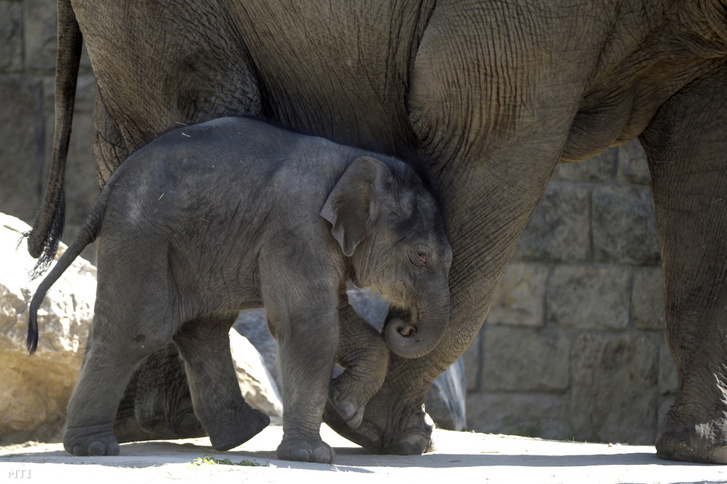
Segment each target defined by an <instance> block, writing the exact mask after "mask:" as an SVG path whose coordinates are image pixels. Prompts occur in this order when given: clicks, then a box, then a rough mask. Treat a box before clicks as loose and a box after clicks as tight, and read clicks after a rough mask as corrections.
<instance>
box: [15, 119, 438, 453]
mask: <svg viewBox="0 0 727 484" xmlns="http://www.w3.org/2000/svg"><path fill="white" fill-rule="evenodd" d="M96 237H98V239H99V245H98V287H97V298H96V306H95V315H94V321H93V326H92V330H91V334H90V336H89V343H88V348H87V351H86V356H85V360H84V364H83V369H82V371H81V375H80V377H79V380H78V383H77V384H76V388H75V389H74V391H73V395H72V397H71V400H70V403H69V406H68V420H67V428H66V434H65V438H64V446H65V448H66V450H67V451H69V452H71V453H73V454H76V455H87V454H91V455H104V454H117V453H118V452H119V446H118V442H117V440H116V439H115V437H114V435H113V432H112V426H113V423H114V416H115V412H116V409H117V406H118V404H119V401H120V400H121V398H122V396H123V393H124V389H125V387H126V385H127V383H128V381H129V379H130V377H131V375H132V373H133V371H134V369H135V367H137V365H139V363H140V362H141V361H142V360H143V359H144V358H145V357H147V356H149V355H150V354H151V353H153V352H155V351H157V350H159V349H161V348H163V347H165V346H166V345H167V344H168V343H169V342H170V341H174V343H175V344H176V345H177V346H178V348H179V352H180V354H181V356H182V358H183V360H184V362H185V368H186V371H187V375H188V378H189V385H190V391H191V394H192V402H193V406H194V410H195V414H196V415H197V417H198V418H199V420H200V422H201V423H202V425H203V426H204V428H205V431H206V432H207V433H208V434H209V436H210V439H211V441H212V445H213V446H214V447H215V448H217V449H219V450H225V449H229V448H232V447H235V446H237V445H239V444H241V443H242V442H245V441H246V440H248V439H250V438H251V437H252V436H254V435H255V434H257V433H258V432H259V431H260V430H262V429H263V428H264V427H265V426H266V425H267V424H268V423H269V419H268V417H267V416H266V415H264V414H262V413H261V412H259V411H257V410H254V409H252V407H250V406H249V405H248V404H247V403H245V401H244V400H243V398H242V396H241V394H240V391H239V388H238V385H237V380H236V376H235V374H234V370H233V366H232V361H231V357H230V351H229V339H228V332H229V330H230V327H231V325H232V324H233V322H234V321H235V319H236V317H237V315H238V312H239V311H240V310H241V309H246V308H252V307H260V306H264V307H265V308H266V312H267V319H268V328H269V330H270V332H271V334H272V335H273V336H274V337H275V338H276V339H277V341H278V346H279V352H280V353H279V360H280V361H279V362H280V370H281V371H280V373H281V377H282V395H283V407H284V417H283V430H284V436H283V440H282V443H281V444H280V446H279V447H278V450H277V452H278V456H279V457H280V458H282V459H289V460H302V461H316V462H331V461H332V460H333V458H334V452H333V450H332V449H331V448H330V447H329V446H328V445H327V444H325V443H324V442H323V441H322V440H321V438H320V433H319V428H320V424H321V419H322V414H323V411H324V407H325V405H326V401H327V399H328V395H329V381H330V377H331V372H332V369H333V366H334V362H335V361H336V360H338V361H339V362H340V363H341V364H342V365H343V366H344V367H348V369H347V370H346V371H345V372H344V373H343V375H342V376H341V377H339V381H338V382H334V386H333V389H332V390H331V395H332V403H333V405H334V407H335V408H336V409H337V410H338V411H339V413H340V414H341V416H342V417H343V418H344V419H346V420H347V421H348V423H349V425H351V426H354V427H355V426H356V425H358V423H360V421H361V417H362V415H363V414H362V412H363V408H364V406H365V404H366V401H367V399H368V398H370V397H371V396H372V395H373V394H374V393H375V392H376V391H377V390H378V388H380V386H381V384H382V383H383V378H384V374H385V371H386V358H387V357H388V350H386V347H387V346H388V348H389V349H390V350H391V351H392V352H394V353H396V354H398V355H400V356H403V357H409V358H414V357H419V356H421V355H424V354H426V353H427V352H429V351H431V350H432V349H433V348H434V347H435V346H436V345H437V343H438V342H439V340H440V339H441V336H442V334H443V332H444V329H445V327H446V325H447V322H448V319H449V285H448V280H447V278H448V272H449V267H450V264H451V259H452V253H451V249H450V247H449V243H448V241H447V239H446V236H445V231H444V226H443V223H442V220H441V217H440V214H439V210H438V208H437V205H436V203H435V199H434V197H433V196H432V195H431V194H430V193H429V192H428V191H427V190H426V189H425V188H424V185H423V184H422V182H421V180H420V179H419V178H418V177H417V176H416V175H415V174H414V172H413V171H412V170H411V169H410V168H408V167H407V165H406V164H404V163H403V162H401V161H399V160H396V159H393V158H390V157H386V156H381V155H377V154H373V153H369V152H365V151H362V150H359V149H355V148H351V147H346V146H340V145H337V144H335V143H332V142H330V141H327V140H324V139H321V138H316V137H309V136H303V135H299V134H296V133H291V132H288V131H285V130H282V129H279V128H276V127H273V126H271V125H269V124H267V123H264V122H261V121H256V120H253V119H248V118H223V119H217V120H214V121H210V122H206V123H202V124H198V125H195V126H189V127H183V128H179V129H175V130H173V131H170V132H168V133H166V134H164V135H162V136H160V137H159V138H157V139H156V140H154V141H153V142H151V143H149V144H148V145H146V146H144V147H142V148H141V149H139V150H138V151H137V152H135V153H134V154H133V155H132V156H130V157H129V159H128V160H126V161H125V162H124V163H123V164H122V165H121V166H120V167H119V168H118V169H117V170H116V172H115V173H114V174H113V176H112V177H111V178H110V179H109V181H108V183H107V184H106V186H105V187H104V188H103V190H102V191H101V194H100V195H99V197H98V200H97V201H96V204H95V206H94V207H93V210H92V212H91V214H90V215H89V217H88V219H87V220H86V222H85V224H84V226H83V227H82V229H81V232H80V234H79V235H78V237H77V238H76V240H74V241H73V243H72V244H71V245H70V247H69V248H68V249H67V251H66V252H65V253H64V254H63V256H62V257H61V258H60V260H59V261H58V264H56V266H55V267H54V268H53V270H52V271H51V272H50V273H49V275H48V276H47V277H46V278H45V280H43V281H42V283H41V284H40V286H39V288H38V290H37V292H36V294H35V296H34V297H33V300H32V302H31V308H30V314H31V319H30V323H29V327H28V349H29V351H30V352H31V353H32V352H33V351H35V349H36V346H37V342H38V328H37V319H36V318H37V308H38V306H39V304H40V302H41V301H42V299H43V297H44V296H45V293H46V292H47V290H48V288H49V287H50V286H51V285H52V284H53V282H55V281H56V280H57V279H58V277H59V276H60V275H61V273H62V272H63V271H64V270H65V269H66V268H67V267H68V266H69V264H70V263H71V262H72V260H73V259H74V258H75V257H77V256H78V254H79V253H80V252H81V250H82V249H83V248H84V247H85V246H86V245H88V244H89V243H90V242H92V241H93V240H94V239H95V238H96ZM349 280H351V281H353V282H354V283H355V284H356V285H358V286H360V287H364V286H368V287H371V288H373V289H374V290H377V291H378V292H380V293H381V294H383V295H384V296H385V297H386V298H387V299H388V300H389V301H390V302H391V305H392V310H391V312H390V316H389V318H388V319H389V320H388V321H387V323H386V326H385V329H384V338H382V337H381V335H379V334H378V333H377V332H375V331H374V330H373V329H372V328H371V327H370V326H368V325H367V324H366V323H365V322H364V321H363V320H361V319H360V318H358V317H357V316H355V313H354V312H353V310H352V309H351V307H350V306H349V305H348V301H347V299H346V292H345V289H346V283H347V281H349ZM394 315H395V316H394ZM339 326H340V336H339ZM339 340H340V341H339ZM384 340H385V341H386V345H384V342H383V341H384ZM377 345H380V347H383V349H384V352H383V353H382V352H381V351H380V347H379V348H378V349H377ZM367 352H373V353H372V354H375V355H376V356H375V358H374V359H375V360H377V361H374V362H373V363H372V362H371V360H370V359H369V360H366V357H365V356H364V357H360V356H359V355H360V354H362V353H363V354H365V353H367ZM381 358H383V362H382V361H381ZM361 362H362V366H361V365H359V366H357V364H358V363H361ZM367 365H369V366H371V367H376V368H373V369H372V368H367V367H366V366H367ZM369 370H371V371H373V375H372V376H369V375H368V374H367V373H369ZM367 379H370V381H367ZM337 383H338V385H337ZM343 383H345V384H343Z"/></svg>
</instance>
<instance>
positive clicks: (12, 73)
mask: <svg viewBox="0 0 727 484" xmlns="http://www.w3.org/2000/svg"><path fill="white" fill-rule="evenodd" d="M55 65H56V2H55V1H54V0H22V1H20V0H0V140H1V141H0V212H3V213H7V214H10V215H14V216H15V217H18V218H20V219H21V220H23V221H25V222H27V223H30V224H32V223H33V220H34V219H35V213H36V211H37V210H38V207H39V206H40V199H41V195H42V191H43V184H44V183H45V179H46V176H47V173H46V172H47V169H48V165H49V160H50V156H51V148H52V142H53V126H54V113H53V102H54V78H55V76H54V73H55ZM76 96H77V97H76V111H75V114H74V120H73V136H72V137H71V146H70V153H69V157H68V164H67V169H66V222H67V223H66V231H65V235H64V237H63V240H64V242H69V241H70V240H72V239H73V236H74V235H75V234H76V232H77V231H78V228H79V227H80V226H81V224H82V223H83V220H84V219H85V218H86V215H87V214H88V211H89V210H90V207H91V206H92V204H93V201H94V200H95V198H96V194H97V193H98V190H97V186H96V170H95V167H94V164H93V150H92V147H91V144H92V135H93V131H92V124H93V123H92V120H93V103H94V101H95V97H96V86H95V82H94V79H93V74H92V73H91V68H90V63H89V62H88V57H87V56H85V55H84V58H83V61H82V67H81V75H80V78H79V80H78V89H77V95H76ZM83 257H84V258H86V259H87V260H91V261H94V260H95V251H94V250H93V248H87V249H86V251H84V253H83Z"/></svg>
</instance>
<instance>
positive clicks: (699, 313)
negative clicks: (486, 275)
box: [642, 65, 727, 463]
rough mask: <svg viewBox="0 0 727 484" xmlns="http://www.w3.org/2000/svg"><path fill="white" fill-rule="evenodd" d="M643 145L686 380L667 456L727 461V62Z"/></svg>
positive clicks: (665, 443) (666, 428)
mask: <svg viewBox="0 0 727 484" xmlns="http://www.w3.org/2000/svg"><path fill="white" fill-rule="evenodd" d="M642 143H643V145H644V148H645V150H646V152H647V155H648V160H649V167H650V169H651V175H652V185H653V192H654V205H655V208H656V219H657V226H658V230H659V241H660V243H661V252H662V267H663V271H664V285H665V290H666V321H667V330H668V333H667V334H668V338H669V346H670V348H671V352H672V356H673V357H674V361H675V363H676V367H677V376H678V380H679V386H678V389H677V395H676V399H675V402H674V405H673V406H672V407H671V409H670V410H669V411H668V412H667V414H666V415H665V417H664V418H663V420H662V422H661V425H660V429H659V433H658V437H657V442H656V447H657V453H658V455H659V456H660V457H662V458H665V459H674V460H686V461H698V462H719V463H727V336H725V335H727V216H726V214H727V208H726V207H727V205H726V204H727V65H725V66H722V68H720V69H718V70H717V71H716V72H715V73H714V74H713V75H711V76H709V77H707V78H704V79H701V80H698V81H696V82H694V83H692V84H691V85H689V86H687V87H686V88H684V89H683V90H682V91H681V92H679V93H678V94H677V95H675V96H674V97H673V98H671V99H670V100H669V102H668V103H667V104H666V105H664V106H663V107H662V108H661V109H660V110H659V112H658V113H657V115H656V116H655V117H654V119H653V120H652V122H651V124H650V126H649V127H648V129H647V131H646V132H645V133H644V135H643V136H642Z"/></svg>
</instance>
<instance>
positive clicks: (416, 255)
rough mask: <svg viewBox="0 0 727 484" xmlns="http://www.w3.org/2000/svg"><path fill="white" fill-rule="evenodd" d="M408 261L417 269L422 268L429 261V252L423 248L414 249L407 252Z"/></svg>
mask: <svg viewBox="0 0 727 484" xmlns="http://www.w3.org/2000/svg"><path fill="white" fill-rule="evenodd" d="M409 260H410V261H411V263H412V264H414V265H415V266H417V267H424V266H425V265H427V261H428V260H429V251H428V250H426V249H423V248H415V249H412V250H410V251H409Z"/></svg>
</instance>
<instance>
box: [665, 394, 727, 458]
mask: <svg viewBox="0 0 727 484" xmlns="http://www.w3.org/2000/svg"><path fill="white" fill-rule="evenodd" d="M685 407H686V406H678V405H675V406H673V407H672V408H671V409H670V410H669V411H668V412H667V413H666V415H665V416H664V419H663V420H662V423H661V426H660V428H659V433H658V435H657V437H656V453H657V455H658V456H659V457H661V458H662V459H668V460H679V461H688V462H706V463H714V464H727V415H723V416H722V417H720V418H717V419H714V420H711V421H707V420H706V419H695V418H694V417H692V416H689V415H687V414H688V412H687V410H688V409H687V408H685Z"/></svg>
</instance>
